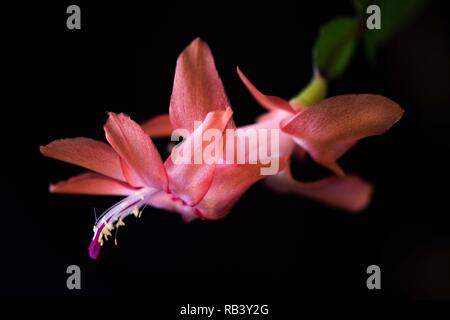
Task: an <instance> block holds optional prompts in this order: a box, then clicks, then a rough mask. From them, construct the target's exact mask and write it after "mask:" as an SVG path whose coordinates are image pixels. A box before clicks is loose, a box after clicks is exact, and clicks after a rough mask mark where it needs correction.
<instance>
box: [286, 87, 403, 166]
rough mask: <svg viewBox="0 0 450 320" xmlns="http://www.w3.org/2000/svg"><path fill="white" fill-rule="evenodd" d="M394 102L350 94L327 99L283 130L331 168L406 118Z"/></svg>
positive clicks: (300, 114)
mask: <svg viewBox="0 0 450 320" xmlns="http://www.w3.org/2000/svg"><path fill="white" fill-rule="evenodd" d="M402 114H403V110H402V109H401V108H400V106H399V105H398V104H396V103H395V102H393V101H392V100H390V99H388V98H386V97H383V96H379V95H372V94H350V95H342V96H336V97H332V98H329V99H325V100H323V101H322V102H319V103H318V104H316V105H313V106H310V107H308V108H306V109H305V110H304V111H301V112H299V113H297V114H296V115H295V116H293V117H292V118H291V119H288V120H285V121H283V122H282V124H281V129H282V130H283V131H284V132H286V133H288V134H290V135H292V136H294V138H295V141H296V142H297V143H298V144H299V145H300V146H301V147H302V148H303V149H305V150H306V151H308V153H309V154H310V155H311V156H312V158H313V159H314V160H315V161H316V162H318V163H320V164H323V165H330V164H332V163H333V162H335V161H336V160H337V159H338V158H339V157H340V156H341V155H342V154H344V153H345V152H346V151H347V150H348V149H349V148H350V147H351V146H352V145H354V144H355V143H356V142H357V141H358V140H359V139H362V138H364V137H368V136H373V135H379V134H382V133H384V132H385V131H386V130H388V129H389V128H390V127H391V126H392V125H394V124H395V123H396V122H397V121H398V120H400V118H401V117H402Z"/></svg>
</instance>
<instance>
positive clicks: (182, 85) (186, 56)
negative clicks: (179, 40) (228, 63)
mask: <svg viewBox="0 0 450 320" xmlns="http://www.w3.org/2000/svg"><path fill="white" fill-rule="evenodd" d="M228 106H229V103H228V99H227V96H226V94H225V90H224V88H223V85H222V82H221V80H220V78H219V74H218V73H217V70H216V66H215V64H214V58H213V56H212V54H211V50H210V49H209V47H208V45H207V44H206V43H205V42H204V41H202V40H201V39H199V38H197V39H195V40H194V41H193V42H192V43H191V44H190V45H189V46H188V47H187V48H186V49H184V51H183V52H182V53H181V55H180V56H179V57H178V60H177V67H176V71H175V79H174V83H173V90H172V97H171V100H170V120H171V122H172V124H173V125H174V127H176V128H183V129H187V130H189V132H192V131H193V130H194V121H203V120H204V119H205V117H206V114H207V113H208V112H211V111H216V110H225V109H226V108H227V107H228Z"/></svg>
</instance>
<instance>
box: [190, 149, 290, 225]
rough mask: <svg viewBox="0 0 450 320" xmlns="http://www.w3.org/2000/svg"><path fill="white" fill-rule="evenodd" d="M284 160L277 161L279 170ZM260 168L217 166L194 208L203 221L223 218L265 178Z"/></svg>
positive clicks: (283, 164)
mask: <svg viewBox="0 0 450 320" xmlns="http://www.w3.org/2000/svg"><path fill="white" fill-rule="evenodd" d="M286 159H287V158H279V159H278V161H279V163H280V170H282V169H283V168H284V167H285V165H286V163H287V160H286ZM262 167H263V166H262V165H260V164H234V165H218V166H217V167H216V172H215V174H214V179H213V181H212V183H211V187H210V188H209V190H208V193H207V194H206V195H205V197H204V198H203V199H202V201H200V202H199V203H198V204H197V205H196V206H195V207H196V208H197V209H198V210H200V212H201V215H202V216H203V217H204V218H205V219H211V220H217V219H221V218H223V217H224V216H225V215H227V214H228V213H229V212H230V210H231V208H232V207H233V206H234V204H235V203H236V202H237V201H238V200H239V198H240V197H241V196H242V195H243V194H244V192H245V191H246V190H247V189H248V188H250V187H251V186H252V185H253V184H254V183H256V182H257V181H258V180H260V179H262V178H267V176H264V175H261V168H262Z"/></svg>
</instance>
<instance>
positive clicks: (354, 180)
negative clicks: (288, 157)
mask: <svg viewBox="0 0 450 320" xmlns="http://www.w3.org/2000/svg"><path fill="white" fill-rule="evenodd" d="M266 184H267V186H268V187H269V188H270V189H272V190H273V191H276V192H279V193H289V194H298V195H301V196H305V197H309V198H312V199H314V200H317V201H319V202H322V203H325V204H327V205H329V206H332V207H336V208H338V209H341V210H346V211H350V212H358V211H361V210H363V209H365V208H366V207H367V206H368V204H369V203H370V199H371V197H372V193H373V187H372V185H371V184H370V183H368V182H366V181H364V180H363V179H361V178H359V177H357V176H352V175H348V176H345V177H337V176H331V177H328V178H325V179H322V180H318V181H314V182H300V181H296V180H294V178H293V177H292V175H291V173H290V168H289V166H286V168H285V170H284V171H283V172H281V173H279V174H277V175H275V176H270V177H268V178H267V180H266Z"/></svg>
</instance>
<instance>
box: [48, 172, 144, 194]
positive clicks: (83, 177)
mask: <svg viewBox="0 0 450 320" xmlns="http://www.w3.org/2000/svg"><path fill="white" fill-rule="evenodd" d="M136 190H137V189H136V188H133V187H131V186H130V185H128V184H126V183H124V182H121V181H118V180H115V179H111V178H108V177H105V176H102V175H99V174H96V173H92V172H86V173H82V174H80V175H77V176H74V177H72V178H70V179H69V180H66V181H61V182H58V183H56V184H52V185H50V192H52V193H71V194H91V195H117V196H127V195H129V194H131V193H133V192H135V191H136Z"/></svg>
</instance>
